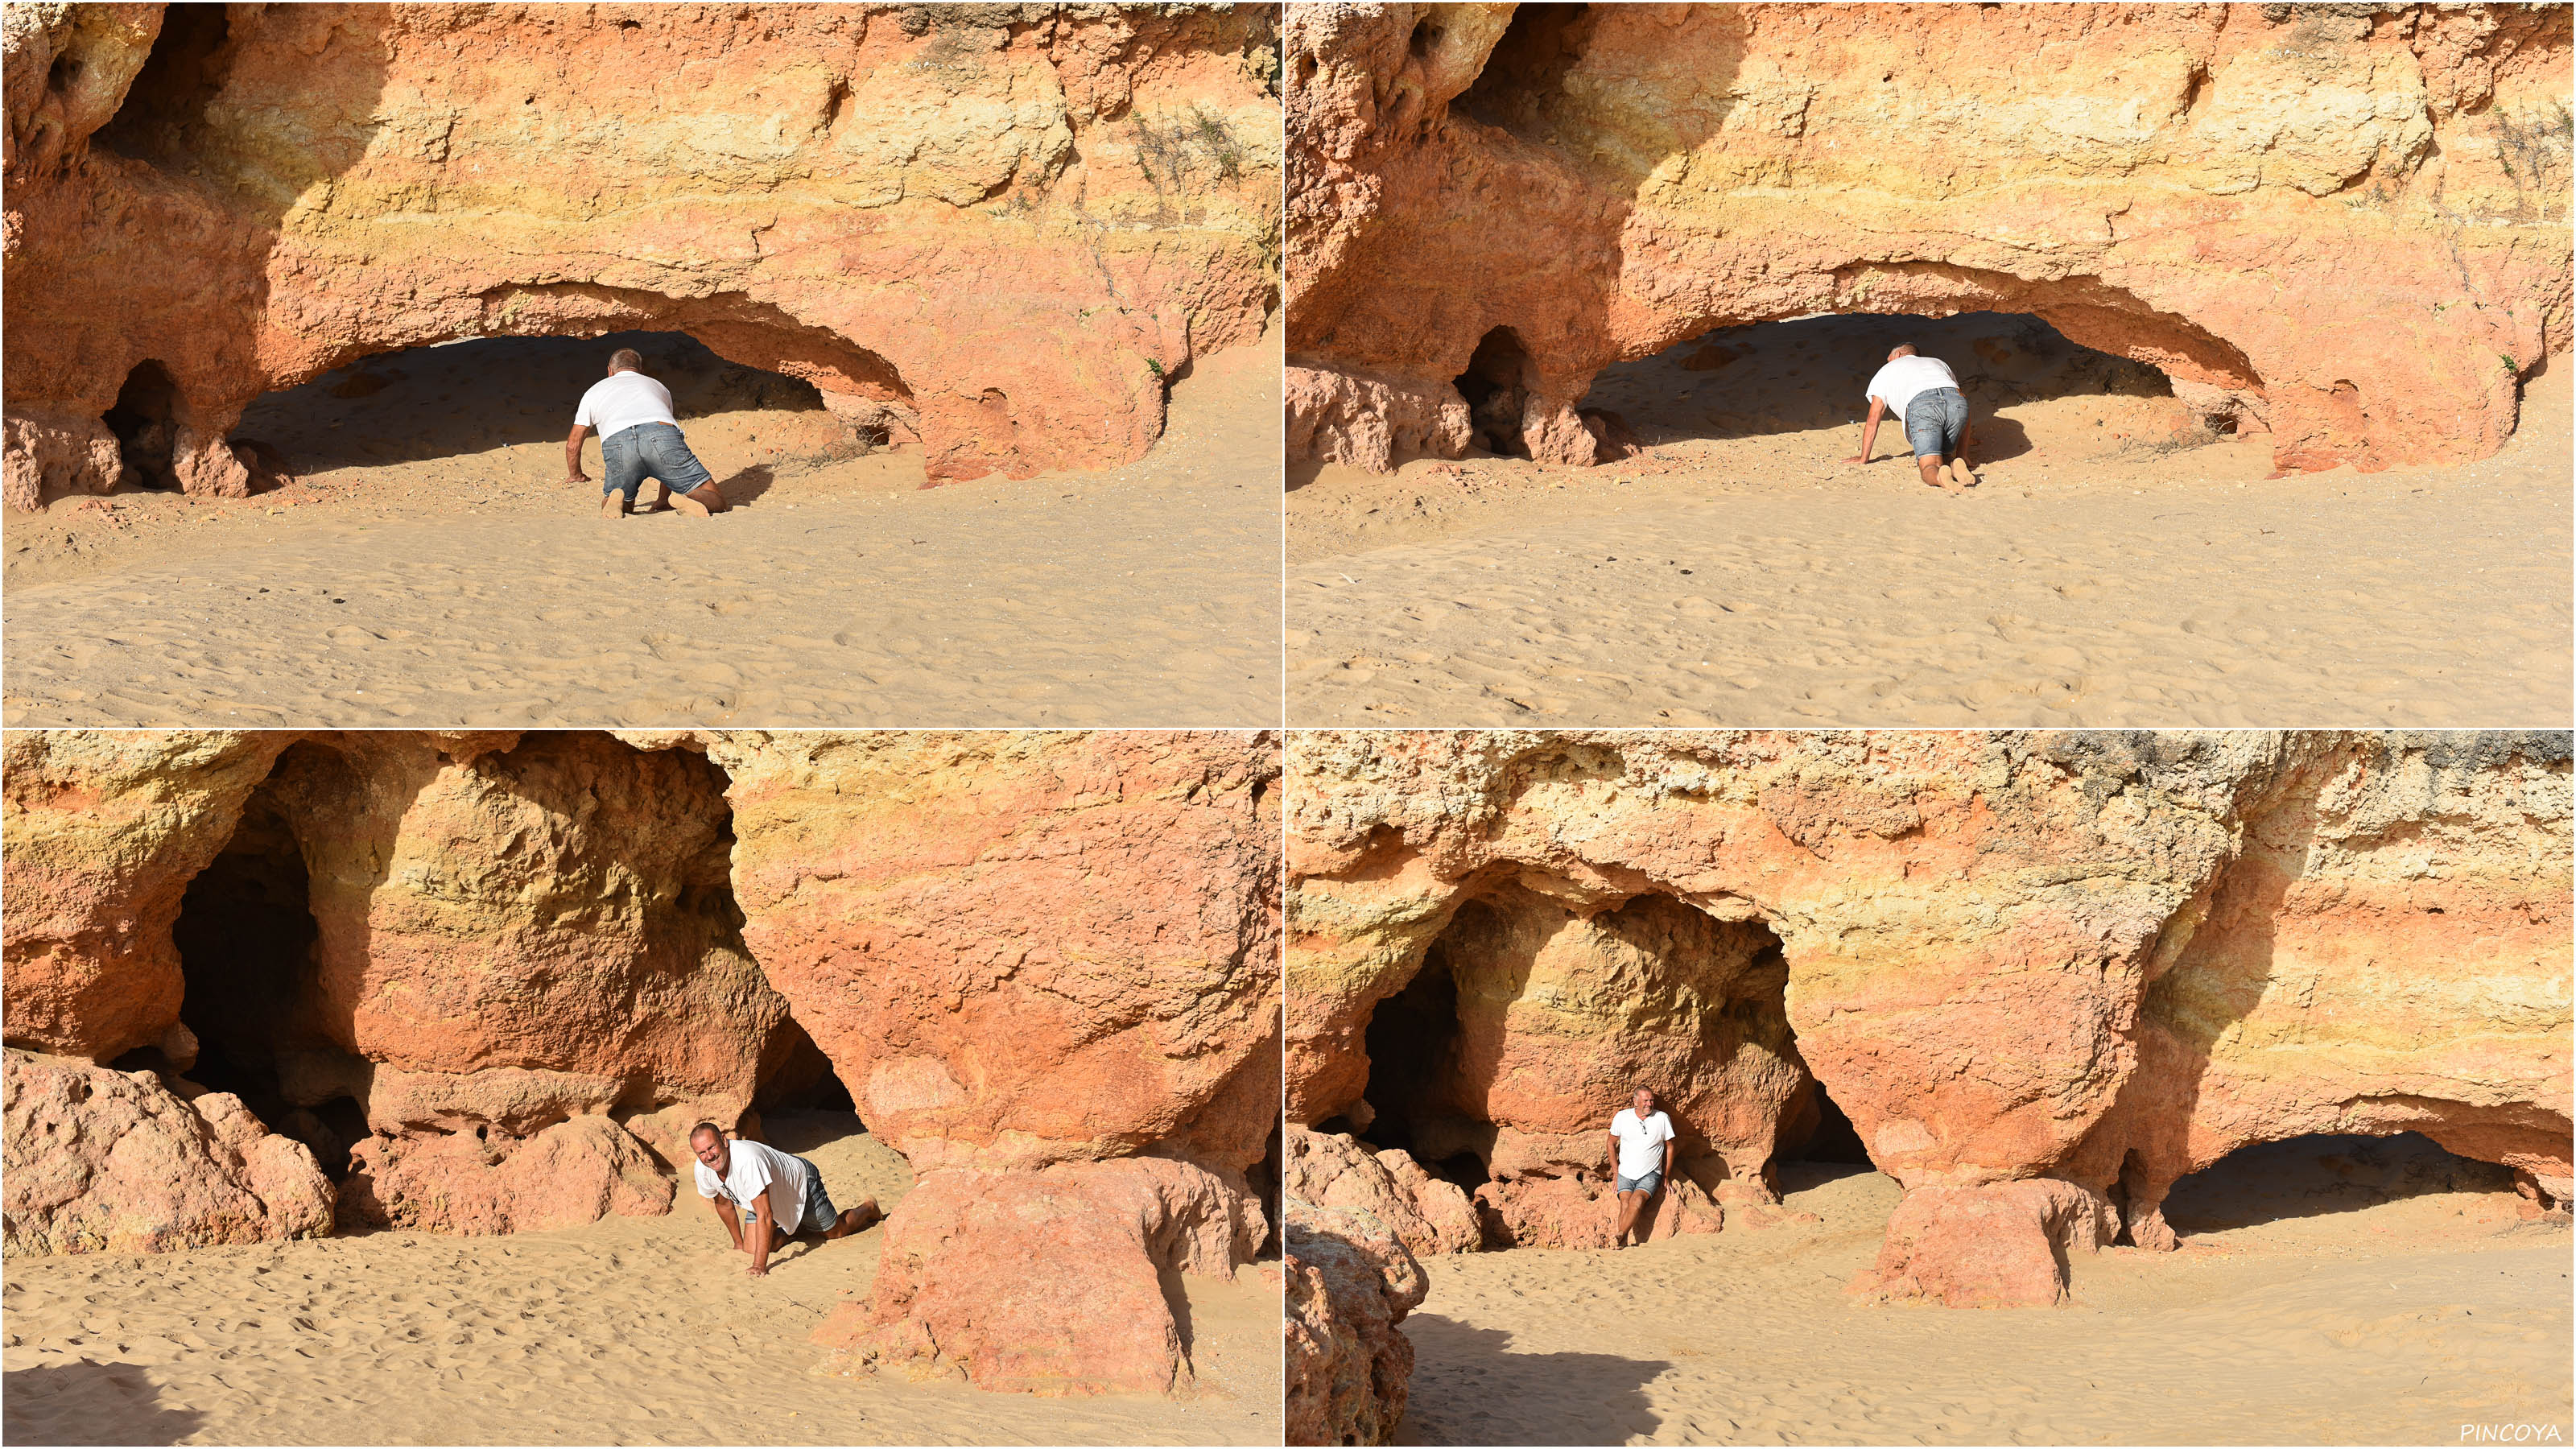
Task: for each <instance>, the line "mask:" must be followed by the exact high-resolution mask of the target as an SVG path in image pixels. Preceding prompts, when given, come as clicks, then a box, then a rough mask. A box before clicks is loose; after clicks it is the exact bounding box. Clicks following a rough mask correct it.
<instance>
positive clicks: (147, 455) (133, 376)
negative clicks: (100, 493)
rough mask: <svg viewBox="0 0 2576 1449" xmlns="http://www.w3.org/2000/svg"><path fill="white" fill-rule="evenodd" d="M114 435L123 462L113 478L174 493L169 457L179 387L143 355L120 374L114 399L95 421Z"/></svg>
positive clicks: (176, 420)
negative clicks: (119, 473)
mask: <svg viewBox="0 0 2576 1449" xmlns="http://www.w3.org/2000/svg"><path fill="white" fill-rule="evenodd" d="M100 421H101V422H104V423H106V424H107V430H108V431H109V432H111V433H113V434H115V435H116V448H117V452H118V454H119V455H120V456H121V457H122V458H123V459H124V461H125V472H124V476H123V477H122V478H121V479H119V480H118V481H120V482H122V483H125V484H126V485H128V486H130V487H136V488H151V489H157V490H161V491H165V492H167V491H175V490H176V489H177V488H178V486H179V474H178V471H177V468H176V466H175V463H174V459H173V455H174V453H175V452H176V449H177V444H178V424H179V385H178V384H177V383H176V382H174V381H172V380H171V377H170V371H169V369H168V368H165V367H163V366H162V365H161V364H160V363H158V362H155V361H152V360H151V359H149V358H147V359H145V360H144V361H141V362H138V363H136V364H135V365H134V370H133V371H132V372H129V373H127V374H126V375H125V385H124V386H123V387H121V388H119V389H117V393H116V402H115V404H114V405H113V406H111V407H109V408H108V410H107V412H106V414H105V416H103V417H102V418H101V419H100Z"/></svg>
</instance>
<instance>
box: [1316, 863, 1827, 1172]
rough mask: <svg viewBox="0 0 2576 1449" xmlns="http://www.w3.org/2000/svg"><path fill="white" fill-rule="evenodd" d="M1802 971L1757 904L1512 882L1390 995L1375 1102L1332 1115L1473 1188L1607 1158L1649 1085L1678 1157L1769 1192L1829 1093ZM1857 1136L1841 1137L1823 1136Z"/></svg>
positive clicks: (1377, 1055)
mask: <svg viewBox="0 0 2576 1449" xmlns="http://www.w3.org/2000/svg"><path fill="white" fill-rule="evenodd" d="M1787 986H1788V963H1787V959H1786V956H1785V954H1784V952H1783V950H1782V948H1781V944H1780V940H1779V937H1778V936H1777V935H1776V934H1775V933H1773V931H1772V930H1771V929H1770V927H1769V925H1768V924H1767V923H1766V922H1764V921H1762V920H1760V919H1758V918H1748V917H1737V916H1735V915H1732V914H1717V913H1712V912H1710V911H1705V910H1702V909H1701V908H1699V907H1697V906H1694V905H1691V904H1689V903H1688V902H1686V901H1684V900H1682V899H1681V898H1679V897H1678V896H1674V895H1670V894H1665V893H1661V892H1646V893H1643V894H1640V895H1637V896H1632V897H1629V898H1627V899H1625V900H1622V901H1618V902H1615V903H1611V904H1607V905H1602V906H1588V907H1578V906H1572V905H1569V904H1567V903H1566V902H1564V901H1562V900H1560V899H1557V898H1554V897H1551V896H1548V895H1543V894H1540V893H1537V892H1533V891H1530V890H1526V889H1523V888H1521V887H1520V886H1517V885H1513V886H1505V887H1502V888H1499V889H1497V890H1494V891H1491V892H1488V893H1486V894H1484V895H1480V896H1478V897H1476V898H1473V899H1470V900H1468V901H1467V902H1465V903H1464V904H1462V905H1461V906H1459V908H1458V909H1457V911H1456V912H1455V913H1454V914H1453V915H1452V916H1451V917H1450V919H1449V921H1448V923H1447V924H1446V925H1445V926H1444V927H1443V928H1442V930H1441V931H1440V933H1439V934H1438V935H1437V936H1435V937H1434V938H1433V939H1432V941H1431V942H1430V944H1429V945H1428V946H1427V947H1426V948H1425V949H1424V951H1423V956H1422V964H1421V966H1420V967H1419V968H1418V969H1417V970H1416V971H1415V973H1414V975H1413V976H1412V977H1411V978H1410V979H1409V980H1408V981H1407V982H1406V983H1405V985H1404V987H1403V989H1402V990H1400V991H1398V992H1397V993H1395V994H1394V995H1392V996H1390V997H1387V998H1386V999H1384V1000H1382V1001H1380V1002H1379V1003H1378V1004H1377V1007H1376V1008H1375V1010H1374V1011H1373V1012H1372V1013H1371V1015H1370V1017H1369V1021H1368V1025H1367V1027H1366V1031H1365V1043H1366V1048H1367V1052H1368V1060H1369V1075H1368V1079H1367V1081H1366V1083H1365V1084H1364V1086H1363V1088H1362V1096H1361V1101H1362V1105H1361V1106H1360V1107H1359V1108H1357V1109H1355V1110H1353V1111H1351V1112H1349V1113H1348V1114H1347V1116H1346V1117H1345V1118H1344V1119H1341V1120H1340V1121H1339V1122H1337V1123H1327V1124H1325V1125H1326V1128H1327V1130H1337V1129H1338V1128H1340V1127H1345V1126H1346V1127H1348V1128H1350V1129H1352V1130H1353V1131H1354V1135H1356V1136H1358V1137H1360V1138H1361V1139H1363V1140H1365V1141H1367V1142H1368V1143H1370V1144H1371V1145H1373V1146H1376V1147H1380V1148H1388V1147H1393V1148H1401V1149H1403V1150H1404V1151H1406V1152H1407V1153H1409V1154H1410V1155H1411V1156H1412V1157H1413V1158H1414V1160H1415V1161H1416V1162H1418V1163H1420V1164H1421V1165H1422V1166H1423V1167H1424V1168H1425V1169H1427V1170H1429V1171H1431V1172H1433V1173H1435V1174H1437V1175H1439V1176H1442V1177H1445V1178H1447V1179H1449V1180H1450V1181H1452V1182H1455V1183H1457V1184H1459V1185H1460V1186H1461V1187H1464V1188H1467V1189H1469V1190H1470V1191H1472V1190H1474V1189H1475V1188H1476V1187H1478V1186H1480V1185H1482V1184H1483V1183H1485V1182H1486V1181H1488V1180H1489V1179H1490V1178H1492V1177H1493V1176H1495V1175H1496V1173H1497V1172H1498V1171H1499V1172H1500V1173H1502V1174H1504V1175H1520V1176H1537V1177H1548V1176H1557V1177H1564V1176H1568V1175H1579V1174H1581V1173H1584V1172H1590V1171H1593V1170H1595V1169H1596V1168H1597V1166H1598V1162H1597V1153H1596V1152H1595V1151H1594V1150H1593V1147H1594V1144H1595V1143H1597V1142H1598V1141H1599V1140H1600V1134H1601V1133H1603V1132H1605V1131H1606V1129H1607V1127H1608V1125H1609V1122H1610V1119H1611V1117H1612V1115H1613V1114H1614V1113H1616V1112H1617V1111H1618V1110H1619V1109H1620V1108H1621V1107H1623V1106H1625V1105H1626V1104H1627V1100H1628V1097H1629V1094H1630V1092H1631V1091H1632V1090H1633V1088H1635V1087H1636V1086H1639V1085H1645V1086H1649V1087H1652V1088H1654V1090H1655V1092H1656V1094H1657V1096H1658V1097H1659V1099H1660V1100H1661V1102H1662V1105H1663V1107H1664V1109H1665V1110H1666V1111H1668V1112H1670V1113H1671V1115H1672V1118H1673V1122H1674V1126H1675V1128H1676V1130H1677V1132H1678V1133H1679V1136H1680V1138H1681V1142H1682V1146H1681V1151H1680V1156H1679V1159H1678V1162H1677V1166H1678V1168H1679V1170H1681V1171H1682V1172H1683V1173H1684V1174H1685V1175H1686V1176H1689V1177H1690V1178H1692V1179H1693V1180H1694V1181H1695V1182H1697V1183H1698V1184H1699V1185H1700V1186H1701V1187H1703V1188H1706V1189H1708V1190H1711V1191H1714V1190H1716V1188H1717V1186H1718V1185H1720V1184H1723V1183H1726V1182H1729V1181H1742V1180H1750V1181H1758V1182H1759V1183H1761V1184H1762V1185H1763V1186H1762V1187H1761V1188H1760V1189H1758V1190H1759V1191H1761V1192H1762V1194H1763V1195H1764V1196H1766V1197H1767V1196H1769V1188H1770V1184H1771V1182H1772V1179H1773V1175H1774V1168H1775V1161H1776V1159H1777V1157H1778V1156H1779V1155H1780V1149H1781V1147H1782V1145H1783V1138H1784V1137H1785V1136H1790V1135H1791V1134H1790V1133H1789V1132H1788V1131H1787V1130H1786V1129H1789V1128H1792V1127H1794V1128H1795V1129H1796V1130H1795V1133H1794V1142H1795V1144H1796V1145H1797V1146H1799V1147H1801V1148H1805V1147H1807V1145H1808V1144H1809V1143H1810V1142H1811V1141H1812V1140H1814V1139H1817V1138H1818V1137H1819V1135H1820V1134H1819V1132H1818V1130H1817V1129H1818V1126H1819V1122H1820V1121H1821V1111H1822V1108H1821V1107H1820V1105H1819V1104H1824V1103H1825V1102H1826V1099H1824V1098H1822V1096H1821V1094H1819V1093H1818V1092H1817V1091H1816V1090H1815V1087H1814V1079H1813V1077H1812V1076H1811V1075H1810V1074H1809V1072H1808V1071H1807V1068H1806V1065H1805V1063H1804V1061H1803V1060H1801V1059H1800V1058H1799V1056H1798V1054H1797V1050H1796V1046H1795V1043H1794V1037H1793V1033H1792V1031H1791V1028H1790V1026H1789V1021H1788V1015H1787V1006H1786V996H1787ZM1801 1110H1804V1111H1806V1112H1807V1113H1808V1119H1807V1120H1805V1121H1803V1122H1792V1121H1791V1120H1790V1119H1791V1118H1792V1117H1793V1116H1794V1115H1795V1114H1796V1113H1797V1112H1799V1111H1801ZM1833 1116H1834V1117H1835V1118H1836V1119H1839V1118H1840V1113H1839V1112H1835V1113H1834V1114H1833ZM1496 1117H1501V1118H1505V1119H1508V1120H1509V1121H1510V1122H1511V1123H1512V1127H1511V1128H1509V1129H1507V1128H1505V1127H1502V1126H1498V1125H1497V1122H1496V1121H1495V1120H1494V1119H1495V1118H1496ZM1843 1126H1844V1130H1845V1131H1846V1132H1848V1123H1847V1122H1846V1123H1844V1124H1843ZM1514 1129H1516V1130H1514ZM1856 1146H1857V1142H1856V1139H1855V1140H1854V1141H1852V1142H1850V1143H1848V1144H1846V1143H1844V1142H1843V1141H1841V1140H1838V1139H1834V1138H1832V1137H1830V1136H1828V1137H1825V1138H1824V1140H1823V1142H1822V1144H1821V1150H1825V1151H1842V1150H1846V1149H1847V1147H1848V1148H1856ZM1533 1153H1536V1154H1538V1156H1536V1157H1533V1156H1532V1155H1531V1154H1533ZM1557 1154H1567V1155H1564V1156H1558V1155H1557ZM1505 1158H1508V1159H1511V1160H1510V1161H1508V1162H1504V1161H1503V1160H1502V1159H1505ZM1542 1159H1544V1160H1542ZM1861 1160H1864V1161H1865V1160H1866V1159H1865V1156H1863V1157H1862V1158H1861Z"/></svg>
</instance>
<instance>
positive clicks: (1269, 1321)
mask: <svg viewBox="0 0 2576 1449" xmlns="http://www.w3.org/2000/svg"><path fill="white" fill-rule="evenodd" d="M856 1122H857V1119H856V1118H854V1117H851V1116H849V1115H847V1114H838V1113H809V1114H796V1115H792V1116H788V1115H782V1116H780V1117H778V1118H777V1119H775V1120H774V1121H773V1122H772V1124H771V1132H772V1136H773V1139H774V1140H775V1141H776V1142H777V1143H778V1145H780V1146H782V1147H786V1148H788V1149H790V1150H793V1151H797V1152H799V1153H801V1154H803V1155H805V1156H807V1157H809V1158H810V1159H811V1160H812V1161H813V1162H814V1163H816V1165H818V1166H819V1167H821V1168H822V1169H823V1174H824V1181H825V1182H826V1183H827V1184H828V1185H829V1187H830V1190H831V1191H832V1193H833V1194H834V1197H835V1200H836V1201H837V1202H839V1203H840V1204H842V1205H844V1206H846V1205H849V1204H851V1203H854V1202H856V1201H857V1200H858V1198H859V1197H861V1196H871V1195H872V1196H874V1197H875V1198H876V1199H877V1200H878V1201H879V1203H881V1204H883V1205H885V1206H887V1207H891V1206H893V1204H894V1203H895V1202H897V1201H899V1200H900V1199H901V1197H902V1195H903V1192H904V1190H905V1188H906V1186H907V1185H908V1183H909V1179H910V1173H909V1171H908V1169H907V1168H906V1167H905V1165H904V1162H903V1159H902V1158H901V1157H900V1156H899V1155H897V1154H896V1153H895V1152H893V1151H892V1150H891V1149H890V1148H887V1147H885V1146H883V1145H881V1144H879V1143H878V1142H877V1141H876V1140H875V1139H873V1138H871V1137H869V1136H867V1135H865V1134H864V1133H859V1132H857V1131H855V1130H853V1129H854V1128H855V1126H856ZM882 1237H883V1229H882V1228H872V1229H870V1230H869V1231H868V1232H866V1233H863V1234H861V1235H859V1236H858V1237H856V1238H851V1239H845V1240H843V1241H841V1242H837V1243H828V1244H826V1243H820V1242H814V1241H807V1242H800V1243H798V1244H796V1245H795V1246H793V1247H791V1248H789V1249H788V1250H787V1251H786V1252H785V1253H783V1254H782V1255H780V1257H778V1258H777V1259H774V1260H773V1266H772V1268H771V1271H770V1274H769V1276H768V1277H767V1278H765V1279H755V1278H752V1277H750V1276H749V1275H747V1274H746V1273H744V1272H743V1268H742V1265H743V1263H744V1262H745V1261H746V1260H745V1259H743V1258H742V1257H741V1256H740V1255H738V1254H735V1253H734V1252H732V1250H731V1249H730V1247H729V1246H728V1245H727V1243H726V1241H725V1238H724V1234H723V1230H722V1229H721V1228H720V1227H719V1226H718V1225H717V1223H716V1220H715V1218H714V1217H713V1215H712V1214H710V1213H709V1212H708V1211H707V1208H706V1205H705V1204H704V1203H703V1202H701V1201H700V1200H699V1199H698V1197H697V1196H696V1194H695V1192H694V1191H693V1190H691V1189H690V1188H689V1187H688V1186H687V1185H686V1184H685V1183H684V1184H683V1185H682V1187H681V1194H680V1197H679V1199H678V1202H677V1205H676V1206H675V1208H674V1210H673V1212H672V1214H671V1215H670V1216H669V1217H665V1218H610V1219H608V1220H606V1221H604V1222H600V1223H596V1224H593V1225H592V1226H590V1227H586V1228H578V1229H567V1230H563V1231H557V1232H542V1233H519V1234H513V1235H510V1236H506V1237H489V1238H463V1237H446V1236H439V1235H433V1234H427V1233H411V1232H391V1233H374V1234H367V1235H363V1236H356V1237H348V1238H333V1239H324V1240H321V1241H316V1242H302V1243H278V1244H266V1245H261V1246H257V1247H232V1248H202V1249H196V1250H192V1251H186V1252H176V1253H162V1254H150V1255H138V1254H99V1255H91V1256H80V1257H68V1258H50V1259H41V1260H20V1259H12V1260H11V1261H10V1263H9V1265H8V1269H7V1275H6V1295H7V1307H8V1328H7V1334H6V1338H5V1347H0V1354H5V1364H6V1368H7V1376H8V1394H7V1437H8V1439H9V1440H10V1442H12V1443H61V1444H150V1443H285V1444H337V1443H355V1444H421V1443H458V1444H471V1443H528V1444H586V1443H646V1444H705V1443H749V1444H835V1443H851V1444H910V1443H927V1444H1047V1443H1077V1444H1079V1443H1099V1444H1191V1443H1212V1444H1262V1443H1270V1444H1275V1443H1277V1442H1278V1441H1279V1425H1280V1418H1279V1413H1280V1411H1279V1383H1280V1378H1279V1375H1280V1343H1279V1289H1278V1288H1277V1286H1276V1284H1275V1283H1274V1282H1268V1281H1265V1279H1264V1269H1263V1267H1262V1266H1253V1267H1247V1268H1245V1269H1243V1270H1242V1271H1241V1272H1240V1274H1239V1275H1238V1279H1237V1281H1236V1282H1234V1283H1222V1282H1209V1281H1206V1280H1201V1279H1188V1278H1185V1279H1184V1280H1183V1281H1184V1283H1185V1286H1186V1290H1187V1292H1188V1295H1189V1306H1190V1322H1191V1325H1192V1327H1193V1330H1194V1334H1195V1337H1194V1341H1193V1344H1192V1349H1193V1354H1194V1358H1195V1362H1196V1365H1197V1369H1198V1373H1199V1377H1200V1379H1201V1381H1202V1383H1203V1385H1205V1386H1206V1391H1205V1392H1204V1393H1203V1394H1202V1396H1201V1397H1199V1398H1197V1399H1194V1400H1187V1401H1177V1402H1175V1401H1165V1400H1160V1399H1144V1398H1131V1397H1125V1396H1107V1397H1099V1398H1089V1399H1041V1398H1033V1397H1029V1396H1026V1395H1019V1394H992V1393H983V1392H980V1391H977V1390H974V1389H970V1388H965V1387H962V1386H961V1387H949V1386H946V1385H917V1384H911V1383H906V1382H902V1381H898V1380H879V1379H855V1380H854V1379H842V1378H833V1377H829V1376H825V1375H821V1374H817V1373H814V1372H811V1369H812V1367H813V1366H814V1365H815V1364H816V1363H817V1362H819V1361H820V1360H821V1359H822V1357H823V1350H821V1349H819V1348H816V1347H814V1346H813V1345H811V1344H809V1343H807V1342H806V1335H808V1334H809V1333H811V1332H812V1331H813V1329H814V1327H815V1325H816V1324H818V1323H820V1322H822V1320H823V1318H824V1316H825V1315H826V1314H828V1313H829V1312H830V1311H831V1309H832V1306H833V1305H834V1304H835V1303H836V1302H838V1301H839V1300H840V1299H842V1298H843V1297H846V1296H850V1295H853V1294H862V1293H865V1292H867V1291H868V1289H869V1288H870V1286H871V1285H872V1284H873V1282H874V1279H875V1276H876V1267H877V1249H878V1244H879V1240H880V1239H881V1238H882ZM1270 1272H1271V1274H1272V1275H1273V1276H1274V1277H1275V1272H1276V1270H1275V1269H1271V1270H1270Z"/></svg>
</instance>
